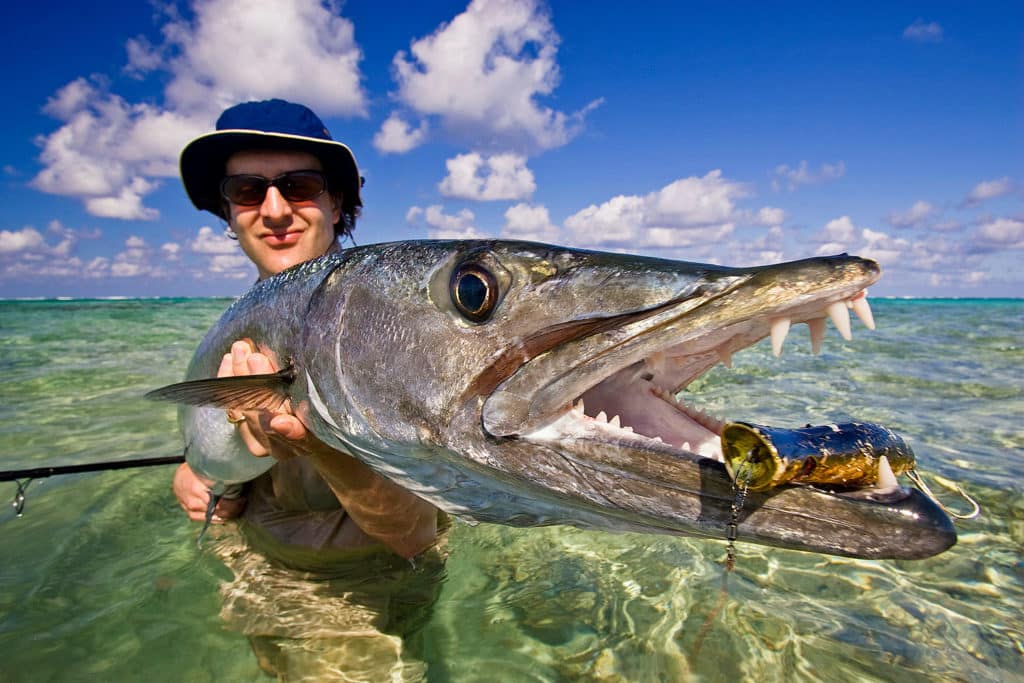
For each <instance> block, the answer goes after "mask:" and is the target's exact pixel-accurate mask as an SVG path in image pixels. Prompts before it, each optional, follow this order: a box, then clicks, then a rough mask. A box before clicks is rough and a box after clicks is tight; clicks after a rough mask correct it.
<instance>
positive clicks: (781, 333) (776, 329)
mask: <svg viewBox="0 0 1024 683" xmlns="http://www.w3.org/2000/svg"><path fill="white" fill-rule="evenodd" d="M790 325H792V321H791V320H790V319H789V318H776V319H775V320H773V321H771V326H772V353H773V354H774V355H775V357H776V358H778V357H779V356H781V355H782V342H784V341H786V335H787V334H789V327H790Z"/></svg>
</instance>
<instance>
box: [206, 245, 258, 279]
mask: <svg viewBox="0 0 1024 683" xmlns="http://www.w3.org/2000/svg"><path fill="white" fill-rule="evenodd" d="M206 269H207V270H208V271H209V272H211V273H215V274H217V275H220V276H221V277H227V278H231V279H234V280H241V279H243V278H245V279H251V278H254V277H256V267H255V266H254V265H253V263H252V261H250V260H249V257H247V256H246V255H245V254H243V253H242V252H241V251H239V252H237V253H235V254H215V255H213V256H212V257H211V258H210V260H209V262H208V263H207V268H206Z"/></svg>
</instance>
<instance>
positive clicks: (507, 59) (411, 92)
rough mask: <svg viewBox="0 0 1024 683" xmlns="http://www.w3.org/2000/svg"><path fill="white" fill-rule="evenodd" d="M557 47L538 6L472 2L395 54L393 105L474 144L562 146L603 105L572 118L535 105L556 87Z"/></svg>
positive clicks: (526, 0) (529, 0)
mask: <svg viewBox="0 0 1024 683" xmlns="http://www.w3.org/2000/svg"><path fill="white" fill-rule="evenodd" d="M558 42H559V38H558V35H557V34H556V33H555V30H554V27H553V26H552V25H551V20H550V18H549V16H548V14H547V13H546V11H544V9H543V8H542V7H541V6H540V5H539V3H538V2H536V1H535V0H473V2H471V3H470V5H469V6H468V7H467V8H466V10H465V11H464V12H463V13H462V14H459V15H458V16H456V17H455V18H454V19H452V21H451V22H449V23H447V24H443V25H441V26H440V27H439V28H438V29H437V30H436V31H435V32H434V33H433V34H431V35H429V36H427V37H425V38H421V39H419V40H416V41H414V42H413V43H412V46H411V47H410V50H409V52H405V51H401V52H399V53H398V54H396V55H395V58H394V60H393V65H394V69H395V78H396V80H397V82H398V92H397V93H396V99H397V100H398V101H399V102H400V103H401V104H402V105H404V106H406V107H408V108H409V109H411V110H413V111H415V112H417V113H418V114H420V115H422V116H437V117H440V119H441V123H442V126H443V127H444V128H446V129H447V130H448V131H449V133H451V134H452V135H455V136H459V137H463V138H468V139H470V140H473V141H475V142H476V143H477V144H479V143H480V142H481V141H482V142H486V143H488V144H497V145H502V146H504V147H506V148H512V149H520V150H524V151H525V150H528V149H550V148H552V147H558V146H561V145H564V144H566V143H567V142H568V141H569V140H570V139H572V138H573V137H574V136H575V135H576V134H577V133H579V131H580V130H581V128H582V125H583V119H584V117H585V116H586V114H587V112H588V111H589V110H590V109H591V108H593V107H595V106H597V105H598V104H599V103H600V101H595V102H592V103H591V104H589V105H588V106H587V107H586V108H584V109H583V110H581V111H578V112H576V113H573V114H565V113H563V112H560V111H555V110H554V109H551V108H550V107H546V106H544V105H542V104H540V103H539V102H538V98H539V97H541V96H545V95H550V94H551V93H552V91H553V90H554V89H555V86H556V85H557V83H558V80H559V72H558V64H557V63H556V61H555V57H556V54H557V49H558Z"/></svg>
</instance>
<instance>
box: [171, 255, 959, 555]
mask: <svg viewBox="0 0 1024 683" xmlns="http://www.w3.org/2000/svg"><path fill="white" fill-rule="evenodd" d="M878 277H879V269H878V266H877V265H876V264H875V263H874V262H872V261H869V260H866V259H861V258H857V257H853V256H847V255H840V256H834V257H821V258H814V259H807V260H803V261H796V262H791V263H784V264H778V265H771V266H762V267H755V268H727V267H722V266H715V265H708V264H698V263H688V262H681V261H671V260H665V259H656V258H649V257H640V256H632V255H625V254H608V253H602V252H593V251H583V250H574V249H568V248H563V247H556V246H552V245H544V244H536V243H528V242H509V241H497V240H486V241H472V240H468V241H412V242H395V243H388V244H377V245H367V246H364V247H357V248H353V249H349V250H347V251H345V252H343V253H340V254H331V255H328V256H325V257H323V258H321V259H318V260H316V261H311V262H308V263H306V264H302V265H300V266H296V267H295V268H293V269H290V270H288V271H285V272H284V273H281V274H280V275H278V276H275V277H274V278H270V279H267V280H264V281H262V282H260V283H257V284H256V285H255V286H254V287H253V288H252V289H251V290H250V291H249V292H248V293H247V294H246V295H245V296H243V297H242V298H240V299H239V300H238V301H236V302H235V303H234V304H233V305H232V306H231V308H230V309H229V310H228V311H227V312H225V314H224V316H223V317H222V318H221V320H220V321H219V322H218V323H217V324H216V325H214V327H213V328H212V329H211V330H210V332H209V333H208V335H207V337H206V338H205V339H204V340H203V342H202V343H201V344H200V346H199V348H198V350H197V352H196V354H195V357H194V358H193V361H192V363H191V365H190V367H189V370H188V373H187V377H186V379H187V380H196V381H193V382H186V383H185V384H181V385H172V386H171V387H168V388H165V389H162V390H158V391H157V392H153V393H154V394H155V397H156V398H163V399H167V400H175V401H179V402H182V403H187V404H189V405H184V406H183V407H182V408H181V410H180V413H179V417H180V423H181V427H182V431H183V434H184V438H185V441H186V445H187V454H188V458H189V462H190V463H191V464H192V466H193V468H194V469H196V471H197V472H198V473H200V474H202V475H204V476H206V477H208V478H209V479H211V480H214V481H215V482H217V483H218V486H219V487H220V488H223V486H225V485H230V484H233V483H237V482H240V481H246V480H248V479H251V478H252V477H253V476H256V475H257V474H259V472H260V471H262V470H263V469H265V468H266V467H268V466H269V465H271V464H272V462H267V461H269V460H270V459H257V458H253V457H252V456H251V455H250V454H249V453H248V451H247V450H246V449H245V446H244V444H243V443H242V442H241V440H240V439H239V438H238V436H237V434H235V432H236V431H237V430H235V429H234V428H233V426H232V425H230V424H228V423H227V421H226V420H225V419H224V413H223V408H225V407H232V408H252V407H258V406H262V407H266V406H268V405H272V404H273V400H274V399H273V398H272V397H274V396H276V397H277V398H276V400H277V401H280V400H281V399H283V398H287V399H288V400H290V401H291V405H292V406H293V408H294V409H295V410H296V414H297V415H298V416H299V417H300V419H302V420H303V422H304V423H305V424H306V426H307V427H308V428H309V429H310V431H311V432H312V433H313V434H315V435H316V436H317V437H318V438H320V439H321V440H323V441H324V442H326V443H327V444H329V445H331V446H333V447H335V448H337V449H339V450H342V451H345V452H348V453H350V454H352V455H353V456H355V457H357V458H358V459H360V460H361V461H363V462H365V463H366V464H367V465H369V466H370V467H372V468H373V469H374V470H375V471H377V472H379V473H380V474H382V475H384V476H386V477H388V478H390V479H392V480H394V481H396V482H397V483H399V484H400V485H402V486H403V487H405V488H407V489H409V490H411V491H413V492H414V493H416V494H417V495H419V496H421V497H423V498H424V499H426V500H428V501H430V502H431V503H433V504H435V505H437V506H438V507H440V508H442V509H444V510H446V511H448V512H451V513H453V514H455V515H458V516H460V517H463V518H466V519H471V520H477V521H482V522H494V523H499V524H506V525H514V526H539V525H549V524H570V525H575V526H580V527H591V528H598V529H606V530H612V531H641V532H647V533H667V534H678V535H696V536H704V537H709V538H718V539H722V538H725V537H726V535H727V533H728V529H729V527H730V524H731V523H732V522H736V523H737V524H736V527H735V529H736V536H737V538H738V539H739V540H742V541H748V542H753V543H759V544H764V545H771V546H777V547H784V548H792V549H798V550H808V551H814V552H822V553H831V554H837V555H847V556H854V557H866V558H920V557H928V556H931V555H934V554H936V553H938V552H941V551H943V550H945V549H946V548H948V547H950V546H951V545H953V543H955V541H956V534H955V531H954V530H953V527H952V524H951V522H950V520H949V518H948V517H947V516H946V515H945V514H944V513H943V512H942V511H941V510H940V509H939V508H938V507H937V506H935V505H934V504H933V503H932V502H931V501H930V500H928V499H927V498H925V497H924V496H923V495H921V494H920V493H919V492H918V491H916V490H913V489H906V488H903V487H899V486H887V487H885V488H862V489H857V490H853V491H843V492H834V491H827V490H823V489H818V488H813V487H809V486H780V487H777V488H773V489H770V490H766V491H750V492H749V493H748V495H747V497H746V502H745V505H744V506H743V508H742V510H741V511H740V513H739V515H738V517H737V518H736V519H733V512H732V506H733V502H734V501H735V499H736V491H735V489H734V486H733V482H732V481H731V479H730V477H729V475H728V473H727V471H726V468H725V465H724V464H723V457H722V451H721V444H720V439H719V432H720V431H721V427H722V423H721V422H720V421H718V420H717V419H715V418H712V417H709V416H707V415H704V414H702V413H700V412H699V411H696V410H694V409H693V408H691V407H689V406H686V405H683V404H681V403H679V402H678V401H677V400H676V398H675V396H676V394H677V393H678V392H679V391H680V390H682V389H683V388H685V387H686V386H687V385H688V384H689V383H690V382H692V381H693V380H694V379H696V378H697V377H699V376H700V375H701V374H703V373H704V372H706V371H707V370H708V369H710V368H711V367H713V366H715V365H716V364H718V363H720V362H724V363H727V364H728V363H729V359H730V358H731V355H732V354H733V353H734V352H737V351H739V350H742V349H744V348H746V347H748V346H750V345H751V344H753V343H755V342H757V341H759V340H760V339H763V338H764V337H767V336H769V335H771V336H772V337H773V343H776V341H777V343H778V344H781V340H779V339H778V337H779V336H780V335H779V331H780V329H781V330H782V332H783V334H782V336H784V331H785V330H784V329H783V328H786V329H788V327H789V325H791V324H793V323H800V322H807V323H808V324H809V325H810V326H811V327H812V331H813V330H814V329H815V328H818V329H820V327H821V324H822V323H823V321H824V319H825V318H826V317H827V316H829V315H832V316H835V317H834V320H836V321H837V324H838V325H840V329H841V331H844V336H846V332H845V330H843V325H844V324H845V325H846V326H847V327H848V325H849V318H848V314H846V313H845V312H846V310H847V302H862V297H863V290H864V289H865V288H866V287H867V286H868V285H870V284H872V283H873V282H874V281H875V280H877V278H878ZM857 307H863V303H857ZM855 310H856V309H855ZM861 312H863V308H861ZM843 315H846V316H847V317H846V318H845V323H844V318H843V317H842V316H843ZM246 338H248V339H251V340H253V342H254V343H255V344H256V345H257V347H258V348H260V349H262V350H265V351H270V352H272V353H274V354H276V356H277V357H278V358H279V359H280V360H281V362H282V363H286V364H287V371H286V372H284V373H280V374H279V375H276V376H265V377H257V378H225V379H219V380H206V379H205V378H212V377H214V376H215V375H216V372H217V367H218V365H219V363H220V359H221V357H222V356H223V354H225V353H227V352H228V350H229V348H230V345H231V344H232V342H234V341H235V340H238V339H246ZM240 380H241V381H240ZM200 404H206V405H200ZM736 409H737V410H739V409H741V407H738V408H736Z"/></svg>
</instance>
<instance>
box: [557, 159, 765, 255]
mask: <svg viewBox="0 0 1024 683" xmlns="http://www.w3.org/2000/svg"><path fill="white" fill-rule="evenodd" d="M746 195H747V190H746V188H745V187H744V186H743V185H742V184H740V183H735V182H732V181H729V180H726V179H725V178H723V177H722V172H721V171H719V170H714V171H711V172H709V173H707V174H706V175H704V177H702V178H699V177H696V176H691V177H689V178H681V179H679V180H676V181H674V182H672V183H669V184H668V185H666V186H665V187H663V188H662V189H660V190H658V191H656V192H651V193H650V194H648V195H646V196H644V197H638V196H635V195H634V196H625V195H620V196H618V197H613V198H612V199H610V200H608V201H606V202H605V203H604V204H601V205H600V206H596V205H591V206H589V207H587V208H585V209H582V210H580V211H578V212H576V213H575V214H574V215H572V216H570V217H569V218H567V219H566V221H565V228H566V230H567V233H568V237H569V239H570V240H571V241H572V242H573V243H574V244H578V245H586V246H608V245H612V246H621V247H631V248H643V247H659V248H675V247H686V246H692V245H701V244H707V243H712V242H717V241H719V240H722V239H724V238H725V237H727V236H728V235H729V234H731V233H732V231H733V228H734V221H735V220H736V219H737V218H738V216H739V213H738V212H737V211H736V208H735V205H734V201H735V200H736V199H739V198H740V197H744V196H746Z"/></svg>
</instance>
